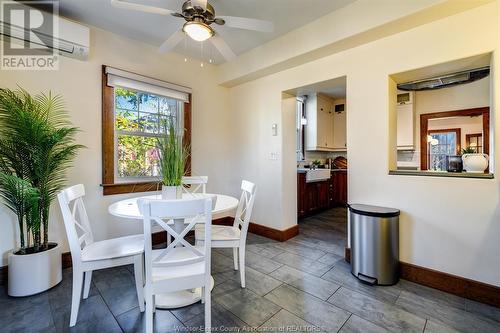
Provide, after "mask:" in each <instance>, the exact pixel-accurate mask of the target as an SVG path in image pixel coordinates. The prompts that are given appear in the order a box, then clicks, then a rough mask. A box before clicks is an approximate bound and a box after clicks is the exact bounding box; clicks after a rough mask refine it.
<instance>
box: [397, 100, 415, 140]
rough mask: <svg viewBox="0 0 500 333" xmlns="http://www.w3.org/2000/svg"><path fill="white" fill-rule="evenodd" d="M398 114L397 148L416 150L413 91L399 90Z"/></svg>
mask: <svg viewBox="0 0 500 333" xmlns="http://www.w3.org/2000/svg"><path fill="white" fill-rule="evenodd" d="M397 96H398V100H397V105H396V113H397V146H398V150H414V149H415V104H414V103H413V100H414V93H413V92H412V91H400V90H398V95H397Z"/></svg>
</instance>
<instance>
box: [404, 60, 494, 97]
mask: <svg viewBox="0 0 500 333" xmlns="http://www.w3.org/2000/svg"><path fill="white" fill-rule="evenodd" d="M488 75H490V67H489V66H486V67H481V68H476V69H471V70H467V71H462V72H458V73H452V74H446V75H443V76H438V77H433V78H429V79H424V80H418V81H412V82H407V83H400V84H398V89H399V90H405V91H419V90H434V89H442V88H448V87H452V86H456V85H459V84H464V83H470V82H474V81H477V80H480V79H482V78H484V77H486V76H488Z"/></svg>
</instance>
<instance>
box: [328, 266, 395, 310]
mask: <svg viewBox="0 0 500 333" xmlns="http://www.w3.org/2000/svg"><path fill="white" fill-rule="evenodd" d="M321 278H322V279H324V280H328V281H331V282H334V283H338V284H340V285H342V286H344V287H346V288H349V289H351V290H354V291H357V292H360V293H362V294H365V295H368V296H370V297H373V298H376V299H378V300H380V301H383V302H386V303H388V304H394V303H395V302H396V300H397V299H398V296H399V294H400V293H401V289H400V288H399V287H398V286H397V285H396V286H370V285H366V284H364V283H362V282H361V281H359V280H358V279H357V278H355V277H354V276H353V275H352V274H351V266H350V265H349V264H348V263H347V262H345V261H341V262H337V263H336V264H335V266H334V267H333V268H332V269H331V270H329V271H328V272H327V273H326V274H324V275H323V276H322V277H321Z"/></svg>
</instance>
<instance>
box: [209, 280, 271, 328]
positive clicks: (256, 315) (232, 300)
mask: <svg viewBox="0 0 500 333" xmlns="http://www.w3.org/2000/svg"><path fill="white" fill-rule="evenodd" d="M215 301H216V302H217V303H219V304H221V305H222V306H223V307H224V308H226V309H227V310H229V311H231V312H232V313H233V314H234V315H235V316H237V317H238V318H240V319H241V320H243V321H244V322H245V323H247V324H248V325H250V326H252V327H258V326H260V325H262V324H263V323H264V322H266V321H267V320H268V319H269V318H271V317H272V316H273V315H274V314H275V313H277V312H278V311H279V310H280V307H279V306H277V305H276V304H274V303H272V302H270V301H269V300H267V299H265V298H263V297H261V296H259V295H257V294H255V293H254V292H252V291H250V290H248V289H239V290H235V291H233V292H232V293H229V294H225V295H223V296H220V297H216V298H215Z"/></svg>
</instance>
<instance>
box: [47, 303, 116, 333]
mask: <svg viewBox="0 0 500 333" xmlns="http://www.w3.org/2000/svg"><path fill="white" fill-rule="evenodd" d="M70 311H71V309H70V308H69V307H68V308H61V309H59V310H58V311H55V312H53V317H54V323H55V326H56V329H57V332H70V331H71V332H110V333H114V332H117V333H118V332H122V330H121V328H120V326H119V325H118V323H117V322H116V320H115V317H114V316H113V315H112V314H111V312H110V311H109V309H108V307H107V306H106V304H105V303H104V301H103V300H102V298H101V296H98V295H97V296H92V297H89V298H88V299H86V300H82V301H81V302H80V309H79V311H78V319H77V322H76V325H75V326H74V327H71V328H70V327H69V319H70V314H71V312H70Z"/></svg>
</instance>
